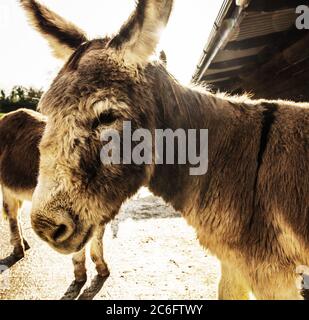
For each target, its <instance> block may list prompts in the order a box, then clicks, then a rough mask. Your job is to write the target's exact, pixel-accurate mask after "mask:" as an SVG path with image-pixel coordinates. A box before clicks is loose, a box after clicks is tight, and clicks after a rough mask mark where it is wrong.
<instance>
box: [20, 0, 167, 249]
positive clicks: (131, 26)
mask: <svg viewBox="0 0 309 320" xmlns="http://www.w3.org/2000/svg"><path fill="white" fill-rule="evenodd" d="M20 1H21V4H22V6H23V8H24V9H25V10H26V13H27V15H28V17H29V18H30V21H31V23H32V25H33V26H34V27H35V28H36V29H37V30H38V31H39V32H41V33H42V34H43V36H44V37H45V38H46V39H47V40H48V41H49V44H50V45H51V47H52V48H53V51H54V54H55V55H56V56H57V57H58V58H61V59H63V60H64V61H65V65H64V67H63V68H62V70H61V71H60V73H59V74H58V76H57V77H56V79H55V80H54V82H53V84H52V85H51V87H50V89H49V90H48V91H47V92H46V94H45V95H44V97H43V98H42V100H41V102H40V106H39V108H40V110H41V112H42V113H43V114H45V115H46V116H47V117H48V123H47V127H46V131H45V133H44V135H43V138H42V141H41V144H40V153H41V163H40V173H39V178H38V185H37V188H36V191H35V193H34V197H33V209H32V225H33V227H34V230H35V231H36V233H37V234H38V235H39V236H40V237H41V238H42V239H43V240H45V241H47V242H48V243H49V244H50V245H51V246H52V247H53V248H54V249H56V250H58V251H60V252H62V253H72V252H76V251H79V250H80V249H82V248H83V246H84V245H85V244H86V243H87V241H88V240H89V238H90V237H91V235H92V233H93V231H94V230H95V228H97V227H98V226H99V225H100V224H104V223H106V222H107V221H109V220H110V219H111V218H112V217H113V216H114V215H115V214H116V213H117V212H118V210H119V208H120V206H121V204H122V203H123V201H124V200H126V199H127V198H128V197H130V196H132V195H133V194H134V193H135V192H136V191H137V190H138V189H139V188H140V187H141V186H142V185H143V184H144V183H146V182H147V179H148V177H149V174H150V171H151V170H152V169H151V168H152V167H151V166H145V165H124V164H121V165H103V163H102V161H101V158H100V151H101V149H102V143H101V141H100V136H101V135H102V133H103V134H104V132H107V131H108V130H111V129H114V130H118V132H119V135H120V137H121V139H122V134H123V132H122V131H123V122H124V121H131V125H132V130H134V129H138V128H149V129H152V128H154V114H153V112H152V111H151V110H152V107H153V106H154V100H155V95H154V93H153V90H152V89H151V84H150V82H151V81H150V80H149V77H148V78H147V77H146V76H145V72H146V71H145V70H146V69H147V68H148V67H149V65H150V62H149V61H150V57H151V56H152V55H153V53H154V51H155V49H156V45H157V43H158V41H159V34H160V31H161V30H162V29H163V28H164V27H165V25H166V24H167V21H168V19H169V16H170V13H171V9H172V4H173V1H172V0H140V1H138V3H137V6H136V10H135V12H134V13H133V14H132V16H131V17H130V18H129V20H128V21H127V23H125V24H124V26H123V27H122V28H121V29H120V31H119V33H118V34H117V35H115V36H114V37H111V38H103V39H97V40H92V41H89V40H88V39H87V37H86V35H85V33H84V32H83V31H82V30H80V29H79V28H77V27H75V26H74V25H73V24H72V23H70V22H68V21H66V20H64V19H63V18H61V17H60V16H58V15H57V14H55V13H53V12H52V11H50V10H49V9H47V8H46V7H44V6H43V5H41V4H39V3H38V2H37V1H34V0H20ZM121 142H122V141H121Z"/></svg>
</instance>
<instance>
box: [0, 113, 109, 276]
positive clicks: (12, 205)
mask: <svg viewBox="0 0 309 320" xmlns="http://www.w3.org/2000/svg"><path fill="white" fill-rule="evenodd" d="M45 126H46V119H45V117H44V116H43V115H41V114H40V113H38V112H35V111H31V110H27V109H20V110H18V111H15V112H11V113H9V114H7V115H5V116H4V117H3V118H2V119H1V120H0V183H1V186H2V194H3V213H4V216H5V217H6V218H7V219H8V221H9V226H10V232H11V244H12V245H13V246H14V250H13V254H12V258H13V259H15V261H18V260H20V259H22V258H23V257H24V255H25V250H28V249H29V248H30V247H29V244H28V243H27V241H26V240H25V239H24V238H23V237H22V232H21V228H20V224H19V221H18V213H19V209H20V208H21V206H22V203H23V201H31V198H32V194H33V191H34V189H35V187H36V184H37V176H38V170H39V149H38V146H39V143H40V141H41V138H42V136H43V132H44V129H45ZM103 234H104V226H102V227H100V228H99V229H98V231H97V232H96V233H95V234H94V236H93V239H92V242H91V258H92V260H93V261H94V262H95V263H96V267H97V271H98V273H99V274H100V275H101V276H104V277H105V276H107V275H108V274H109V273H108V268H107V266H106V263H105V262H104V259H103V243H102V238H103ZM54 237H57V234H55V235H54ZM73 264H74V273H75V279H76V281H77V282H84V281H86V277H87V276H86V267H85V248H83V249H82V250H81V251H80V252H79V253H76V254H74V256H73Z"/></svg>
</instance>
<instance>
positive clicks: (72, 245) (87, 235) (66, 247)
mask: <svg viewBox="0 0 309 320" xmlns="http://www.w3.org/2000/svg"><path fill="white" fill-rule="evenodd" d="M93 230H94V227H93V226H90V227H89V228H88V229H87V230H86V231H84V232H80V233H75V234H73V235H72V236H71V238H70V239H68V240H66V241H65V242H63V243H59V244H56V243H53V242H48V244H49V245H50V247H51V248H53V249H54V250H55V251H57V252H59V253H61V254H65V255H69V254H73V253H76V252H79V251H81V250H82V249H83V248H84V247H85V246H86V244H87V243H88V242H89V240H90V239H91V238H92V236H93Z"/></svg>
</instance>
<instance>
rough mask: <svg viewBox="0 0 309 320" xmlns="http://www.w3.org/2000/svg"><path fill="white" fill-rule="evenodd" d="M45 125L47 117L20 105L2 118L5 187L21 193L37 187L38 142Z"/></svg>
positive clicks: (0, 158)
mask: <svg viewBox="0 0 309 320" xmlns="http://www.w3.org/2000/svg"><path fill="white" fill-rule="evenodd" d="M44 128H45V118H44V117H43V116H42V115H41V114H40V113H37V112H34V111H31V110H26V109H20V110H18V111H15V112H12V113H9V114H7V115H5V116H4V117H3V118H2V119H1V121H0V181H1V184H2V187H5V188H8V189H10V190H11V191H12V192H14V193H17V194H22V193H25V194H27V193H29V191H31V190H34V188H35V186H36V183H37V173H38V167H39V149H38V145H39V143H40V140H41V138H42V135H43V131H44ZM30 199H31V197H30ZM20 200H22V199H20Z"/></svg>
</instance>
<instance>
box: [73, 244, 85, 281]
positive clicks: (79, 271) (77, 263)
mask: <svg viewBox="0 0 309 320" xmlns="http://www.w3.org/2000/svg"><path fill="white" fill-rule="evenodd" d="M72 260H73V265H74V275H75V280H76V282H86V281H87V270H86V249H85V248H84V249H82V250H81V251H80V252H78V253H75V254H74V255H73V259H72Z"/></svg>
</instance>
